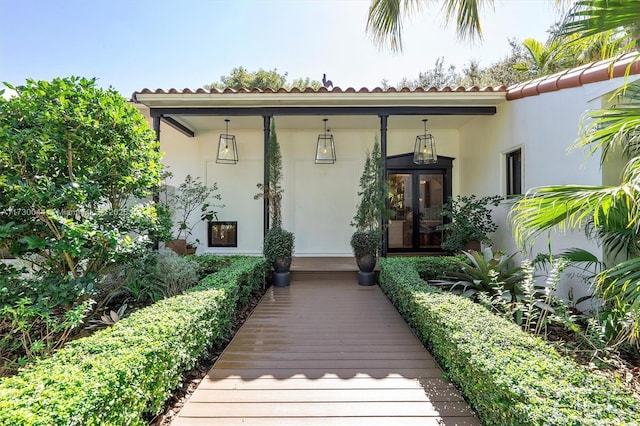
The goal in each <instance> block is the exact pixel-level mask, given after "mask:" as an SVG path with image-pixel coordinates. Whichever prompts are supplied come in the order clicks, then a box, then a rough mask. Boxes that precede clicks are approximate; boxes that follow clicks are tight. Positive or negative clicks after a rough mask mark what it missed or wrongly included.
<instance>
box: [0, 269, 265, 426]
mask: <svg viewBox="0 0 640 426" xmlns="http://www.w3.org/2000/svg"><path fill="white" fill-rule="evenodd" d="M267 270H268V264H267V262H266V260H265V259H264V258H261V257H260V258H259V257H254V258H238V259H234V260H233V262H232V264H231V265H230V266H229V267H228V268H225V269H222V270H220V271H219V272H217V273H214V274H212V275H209V276H207V277H206V278H205V279H203V280H202V282H201V283H200V284H199V285H197V286H196V287H194V288H192V289H190V290H189V291H188V292H186V293H185V294H182V295H180V296H176V297H172V298H169V299H164V300H162V301H159V302H158V303H156V304H154V305H152V306H150V307H148V308H144V309H141V310H139V311H137V312H134V313H133V314H132V315H131V316H129V317H127V318H124V319H122V320H121V321H119V322H118V323H117V324H115V325H114V326H113V327H110V328H107V329H104V330H100V331H98V332H96V333H94V334H93V335H91V336H89V337H87V338H83V339H79V340H77V341H74V342H71V343H69V344H68V345H66V346H65V347H64V348H63V349H61V350H60V351H58V352H56V353H55V354H54V355H53V356H51V357H50V358H48V359H44V360H41V361H38V362H36V363H34V364H33V365H32V366H30V367H28V368H27V369H25V370H23V371H22V372H20V373H19V374H17V375H16V376H13V377H8V378H6V379H4V380H2V381H1V382H0V424H1V425H108V424H111V425H116V424H117V425H138V424H145V422H144V419H143V416H144V414H145V413H153V414H155V413H158V412H160V410H161V409H162V407H163V405H164V402H165V400H166V399H167V397H168V396H169V395H170V392H171V390H172V389H174V388H175V387H176V386H177V385H178V384H179V383H180V380H181V377H182V374H183V373H184V372H185V371H187V370H188V369H190V368H192V367H193V366H194V365H195V363H196V361H197V359H198V358H199V357H200V356H201V355H202V354H204V353H205V351H206V350H207V349H208V348H209V347H211V345H212V344H215V343H219V342H221V341H222V340H223V339H224V338H225V337H226V336H228V334H229V332H230V329H231V326H232V322H233V317H234V315H235V313H236V311H237V308H238V307H239V306H240V305H242V304H244V303H246V301H247V299H248V297H249V295H250V294H251V292H252V291H253V290H254V289H256V288H258V287H259V286H260V285H262V282H263V280H264V276H265V274H266V272H267Z"/></svg>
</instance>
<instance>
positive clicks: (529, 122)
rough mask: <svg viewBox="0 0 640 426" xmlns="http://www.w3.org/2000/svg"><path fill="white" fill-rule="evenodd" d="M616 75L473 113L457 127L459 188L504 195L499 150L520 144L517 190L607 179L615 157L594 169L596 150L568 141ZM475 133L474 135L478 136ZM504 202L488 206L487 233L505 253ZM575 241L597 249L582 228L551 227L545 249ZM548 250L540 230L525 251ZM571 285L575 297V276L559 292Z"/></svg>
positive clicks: (578, 289) (580, 287)
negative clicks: (493, 226)
mask: <svg viewBox="0 0 640 426" xmlns="http://www.w3.org/2000/svg"><path fill="white" fill-rule="evenodd" d="M621 83H622V79H614V80H612V81H606V82H601V83H594V84H588V85H585V86H581V87H576V88H571V89H564V90H561V91H556V92H550V93H545V94H543V95H539V96H531V97H526V98H522V99H518V100H515V101H510V102H505V103H504V104H502V105H500V106H498V113H497V114H496V115H495V116H493V117H489V118H485V117H479V118H476V119H474V120H473V121H471V122H469V123H468V124H466V125H465V126H464V127H463V128H461V129H460V153H461V155H460V161H459V164H460V169H461V172H460V173H461V175H460V193H461V194H477V195H493V194H500V195H504V194H505V192H506V189H505V188H506V182H505V154H506V153H507V152H510V151H513V150H514V149H517V148H521V149H522V162H523V166H522V167H523V176H522V185H523V191H524V192H526V191H527V190H529V189H531V188H535V187H538V186H546V185H559V184H582V185H602V184H603V183H604V184H607V183H612V182H611V181H612V180H614V179H612V176H616V175H618V174H619V170H614V169H615V168H617V167H619V166H620V163H619V162H616V163H615V164H614V163H611V164H608V165H607V167H606V170H605V171H604V173H603V172H602V171H601V170H600V166H599V161H600V158H599V155H596V156H593V157H587V155H586V154H587V151H586V150H584V149H572V150H569V147H570V146H571V145H572V144H573V142H574V141H575V139H576V137H577V135H578V129H579V126H580V123H581V118H582V116H583V114H584V112H585V111H586V110H588V109H599V108H602V107H603V105H604V104H606V101H607V99H608V98H609V96H610V93H609V92H610V91H611V90H613V88H615V87H618V86H619V85H620V84H621ZM479 135H480V136H479ZM508 208H509V206H508V203H506V202H505V203H503V205H501V206H500V207H498V208H497V209H496V210H495V212H494V218H495V219H496V222H497V223H498V224H499V226H500V228H499V230H498V232H496V233H495V235H493V236H492V240H493V242H494V247H495V248H497V249H500V250H504V251H506V252H508V253H512V252H515V251H516V250H517V248H516V245H515V243H514V240H513V236H512V229H511V227H510V226H509V222H508V217H507V213H508ZM571 247H579V248H583V249H586V250H589V251H591V252H593V253H597V254H600V253H601V250H600V248H599V247H598V246H597V245H596V244H595V242H593V241H590V240H588V239H587V238H586V237H585V235H584V232H583V231H582V230H576V231H567V232H553V233H552V234H551V250H552V252H559V251H562V250H564V249H567V248H571ZM548 250H549V246H548V240H547V235H546V234H544V235H542V236H541V237H540V238H538V241H537V242H536V244H535V245H533V246H532V247H531V248H530V252H529V253H526V254H525V255H528V256H529V257H530V258H531V257H533V256H535V255H536V254H537V253H542V252H544V253H546V252H548ZM569 291H572V292H573V294H574V296H575V297H580V296H581V295H584V294H586V293H587V292H588V289H587V288H585V284H584V282H582V281H581V280H580V279H578V278H575V279H572V278H571V277H566V278H565V280H564V281H563V283H562V285H561V286H560V288H559V294H560V295H562V296H565V297H566V295H567V293H568V292H569Z"/></svg>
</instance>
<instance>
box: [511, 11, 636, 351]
mask: <svg viewBox="0 0 640 426" xmlns="http://www.w3.org/2000/svg"><path fill="white" fill-rule="evenodd" d="M639 22H640V3H639V2H638V1H631V0H627V1H623V0H617V1H616V0H583V1H578V2H576V4H575V6H574V8H572V10H571V11H570V12H569V14H568V15H567V18H566V19H565V21H564V23H563V25H562V27H561V34H563V35H565V36H574V35H575V34H579V37H594V36H600V35H602V34H606V33H607V32H609V33H610V35H611V34H615V35H616V37H617V38H618V39H621V40H626V47H633V46H635V45H636V44H637V41H638V23H639ZM637 60H640V55H639V56H638V58H637ZM617 94H618V95H620V96H621V97H622V98H623V102H621V103H619V104H617V105H614V106H612V107H611V108H609V109H605V110H599V111H592V112H589V113H588V114H586V116H585V120H584V123H583V125H582V127H581V129H580V136H579V138H578V140H577V141H576V142H575V144H574V145H575V147H579V148H580V147H582V148H589V149H590V153H591V155H595V154H597V153H600V156H601V163H603V162H604V161H606V159H607V157H608V156H609V155H611V154H612V153H613V152H616V151H617V152H622V154H623V155H624V158H625V159H627V160H628V162H627V164H626V166H625V167H624V169H623V174H622V178H621V182H620V184H619V185H616V186H580V185H557V186H547V187H541V188H534V189H532V190H530V191H529V192H527V194H525V196H524V197H523V198H521V199H520V200H519V201H517V202H516V203H515V204H514V206H513V207H512V209H511V212H510V217H511V220H512V222H513V225H514V235H515V238H516V241H517V242H518V243H519V245H521V246H525V245H526V244H527V243H529V242H531V241H533V240H535V238H536V237H537V236H539V235H540V234H542V233H544V232H547V231H549V230H551V229H554V228H560V229H575V228H585V229H586V230H587V232H588V234H590V235H592V236H594V237H595V238H597V240H598V241H599V242H600V243H601V245H602V248H603V252H604V254H605V260H609V261H611V260H613V263H614V264H613V265H612V266H610V267H609V268H608V269H605V270H604V271H602V272H600V273H599V274H598V275H597V289H598V292H599V295H600V296H602V297H603V299H604V301H605V303H606V305H605V307H606V308H607V310H606V311H605V314H606V315H607V322H608V323H609V324H611V323H612V322H613V323H614V327H613V329H612V330H611V332H610V336H609V337H610V339H611V341H614V342H615V343H616V344H619V343H624V342H628V343H635V344H638V342H639V341H640V82H633V83H628V84H625V85H624V87H623V88H622V89H621V91H619V92H618V93H617ZM619 256H623V257H624V258H626V260H623V261H621V262H616V258H618V257H619ZM611 341H610V343H611Z"/></svg>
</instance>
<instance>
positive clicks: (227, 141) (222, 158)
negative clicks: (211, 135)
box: [216, 119, 238, 164]
mask: <svg viewBox="0 0 640 426" xmlns="http://www.w3.org/2000/svg"><path fill="white" fill-rule="evenodd" d="M224 121H225V123H226V128H225V132H224V134H221V135H220V139H219V140H218V156H217V157H216V163H220V164H236V163H238V147H237V146H236V137H235V136H234V135H230V134H229V121H231V120H229V119H226V120H224Z"/></svg>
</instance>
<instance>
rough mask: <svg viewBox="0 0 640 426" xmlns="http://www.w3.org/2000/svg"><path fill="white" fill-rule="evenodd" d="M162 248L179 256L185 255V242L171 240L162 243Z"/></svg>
mask: <svg viewBox="0 0 640 426" xmlns="http://www.w3.org/2000/svg"><path fill="white" fill-rule="evenodd" d="M164 246H165V247H166V248H168V249H171V250H173V251H175V252H176V254H178V255H179V256H184V255H185V254H187V240H171V241H168V242H166V243H164ZM194 252H195V250H194Z"/></svg>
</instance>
